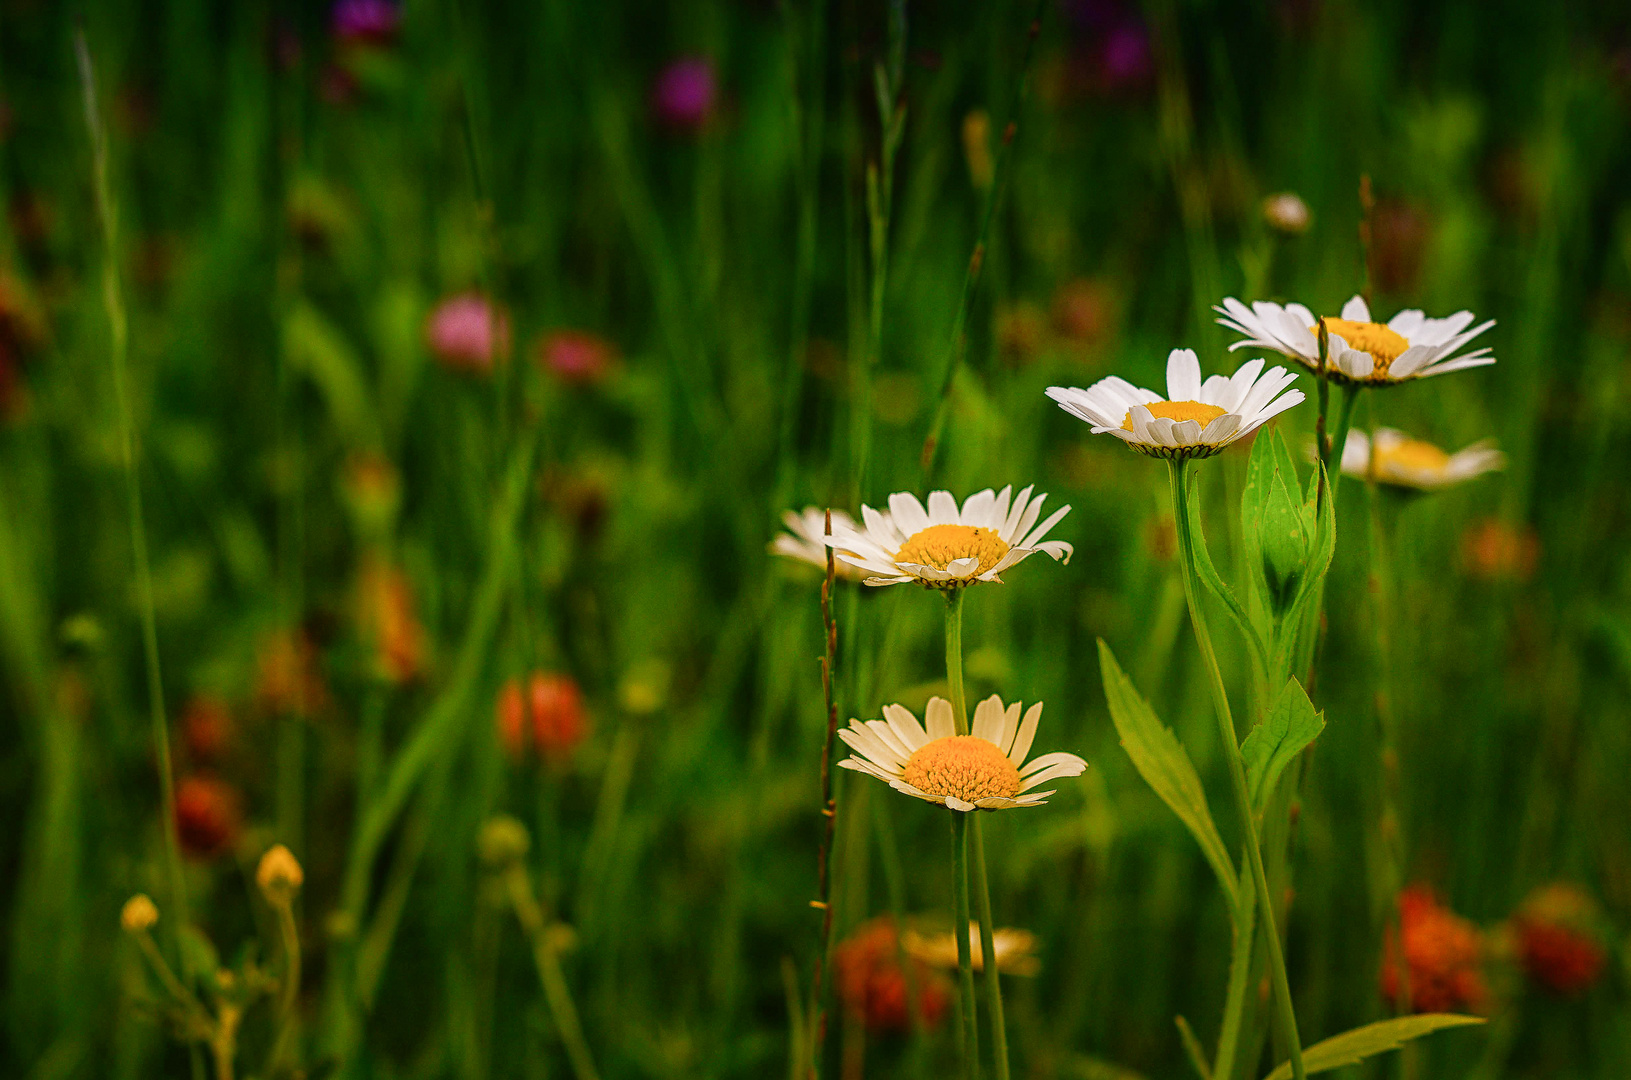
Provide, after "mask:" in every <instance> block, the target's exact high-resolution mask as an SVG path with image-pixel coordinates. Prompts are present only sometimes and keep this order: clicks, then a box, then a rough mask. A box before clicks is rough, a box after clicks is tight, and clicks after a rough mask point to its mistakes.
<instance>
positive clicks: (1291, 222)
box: [1263, 191, 1313, 236]
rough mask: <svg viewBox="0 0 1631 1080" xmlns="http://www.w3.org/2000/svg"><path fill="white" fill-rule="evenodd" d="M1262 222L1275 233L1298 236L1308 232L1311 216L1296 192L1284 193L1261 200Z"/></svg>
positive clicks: (1306, 205)
mask: <svg viewBox="0 0 1631 1080" xmlns="http://www.w3.org/2000/svg"><path fill="white" fill-rule="evenodd" d="M1263 220H1264V221H1265V222H1267V223H1268V226H1269V228H1271V229H1273V230H1274V231H1276V232H1281V233H1285V234H1286V235H1287V236H1300V235H1302V234H1303V233H1305V232H1307V231H1308V226H1309V223H1310V222H1311V221H1313V215H1312V214H1310V213H1309V212H1308V204H1307V203H1305V202H1303V201H1302V198H1301V197H1300V196H1298V195H1297V193H1296V192H1294V191H1285V192H1281V193H1280V194H1278V195H1270V196H1269V197H1268V198H1266V199H1264V200H1263Z"/></svg>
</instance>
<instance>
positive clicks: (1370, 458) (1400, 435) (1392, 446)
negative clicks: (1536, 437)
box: [1342, 428, 1506, 491]
mask: <svg viewBox="0 0 1631 1080" xmlns="http://www.w3.org/2000/svg"><path fill="white" fill-rule="evenodd" d="M1505 466H1506V455H1505V454H1503V453H1501V452H1500V451H1499V450H1497V449H1495V443H1494V441H1493V440H1490V439H1485V440H1484V441H1482V442H1477V443H1473V444H1472V445H1471V446H1469V447H1467V448H1466V449H1464V450H1461V451H1458V452H1457V453H1454V454H1446V453H1445V452H1444V451H1443V450H1440V449H1439V448H1438V447H1436V446H1434V445H1433V444H1432V443H1429V442H1423V441H1421V440H1420V439H1412V438H1411V437H1410V436H1408V435H1406V434H1405V433H1404V432H1402V431H1395V430H1394V429H1393V428H1377V429H1376V431H1375V433H1374V434H1373V435H1371V436H1370V437H1366V435H1365V433H1364V432H1363V431H1350V432H1349V433H1348V442H1347V444H1346V445H1345V446H1344V447H1343V450H1342V471H1343V472H1344V473H1345V474H1347V475H1348V476H1352V477H1354V478H1355V479H1358V480H1367V479H1370V478H1372V477H1374V478H1375V479H1376V482H1377V483H1378V484H1385V485H1387V486H1389V487H1396V488H1407V489H1409V490H1412V491H1437V490H1439V489H1441V488H1447V487H1449V486H1451V485H1452V484H1459V483H1460V482H1461V481H1463V480H1471V479H1472V478H1473V477H1475V476H1481V475H1482V474H1484V473H1487V472H1496V471H1498V470H1500V469H1502V468H1504V467H1505Z"/></svg>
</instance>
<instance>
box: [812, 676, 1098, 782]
mask: <svg viewBox="0 0 1631 1080" xmlns="http://www.w3.org/2000/svg"><path fill="white" fill-rule="evenodd" d="M883 715H884V718H883V719H882V720H868V721H866V723H864V724H863V723H862V722H861V721H859V720H851V721H850V724H849V727H847V728H844V729H843V730H842V731H840V732H839V733H838V736H839V738H841V739H843V740H844V742H845V744H847V745H848V746H849V748H850V749H851V750H853V751H855V753H853V754H851V755H850V756H849V757H848V758H847V759H845V760H843V761H840V762H839V763H838V764H839V765H840V766H842V767H843V768H846V769H854V770H855V771H857V772H864V773H867V774H869V775H871V776H876V777H877V778H878V779H879V780H882V781H883V782H884V783H886V784H888V785H889V786H890V787H892V788H894V789H895V790H896V791H901V792H905V793H906V794H907V795H911V796H913V797H915V798H919V799H923V800H924V801H926V802H932V803H938V804H940V805H942V806H945V807H947V808H948V809H951V810H964V811H967V810H976V809H978V810H1007V809H1010V808H1012V807H1016V806H1037V805H1040V804H1041V803H1042V802H1044V801H1046V799H1047V797H1048V796H1049V795H1052V794H1053V791H1052V790H1051V789H1050V790H1048V791H1035V790H1033V789H1034V788H1037V787H1040V786H1041V785H1043V784H1045V783H1047V782H1048V781H1049V780H1052V779H1054V778H1056V777H1060V776H1080V775H1081V773H1082V770H1084V769H1086V768H1087V762H1085V761H1083V760H1082V759H1081V758H1079V757H1077V756H1076V755H1075V754H1067V753H1063V752H1056V753H1052V754H1043V755H1042V756H1041V757H1038V758H1034V759H1032V760H1031V761H1029V762H1027V761H1026V760H1025V755H1026V754H1028V753H1030V752H1031V741H1032V740H1033V739H1034V738H1036V725H1037V724H1038V723H1039V722H1040V721H1041V719H1042V703H1041V702H1040V701H1039V702H1037V703H1036V704H1035V705H1032V706H1031V707H1030V708H1029V709H1027V710H1026V711H1025V717H1024V719H1023V720H1021V718H1020V715H1019V702H1017V701H1016V702H1014V704H1012V705H1010V706H1008V707H1007V708H1006V709H1005V708H1003V704H1002V699H1001V698H999V697H997V695H995V694H992V695H991V696H990V697H988V698H986V699H985V700H984V701H982V702H980V703H979V705H977V706H975V709H974V726H973V734H971V735H957V734H955V731H956V727H955V725H954V722H953V720H952V714H951V702H949V701H947V700H946V699H945V698H940V697H934V698H930V699H929V707H928V709H927V710H926V711H925V714H924V715H925V718H926V719H927V720H928V730H927V731H925V730H924V728H923V725H921V724H919V723H918V722H917V717H915V716H913V715H912V714H911V712H910V711H909V710H907V709H905V708H903V707H901V706H900V705H885V706H884V710H883Z"/></svg>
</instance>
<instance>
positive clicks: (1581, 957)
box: [1512, 882, 1608, 997]
mask: <svg viewBox="0 0 1631 1080" xmlns="http://www.w3.org/2000/svg"><path fill="white" fill-rule="evenodd" d="M1601 917H1602V916H1601V913H1600V912H1599V910H1598V908H1597V904H1596V902H1595V901H1593V900H1592V898H1591V897H1590V896H1587V895H1586V894H1585V893H1584V892H1583V891H1581V890H1580V888H1578V887H1577V886H1574V885H1569V884H1565V883H1562V882H1558V883H1555V884H1552V885H1547V886H1544V887H1542V888H1540V889H1536V890H1535V891H1534V892H1532V893H1530V894H1529V897H1528V898H1527V899H1526V900H1524V902H1523V905H1522V906H1521V907H1519V908H1518V911H1517V913H1516V914H1514V915H1513V916H1512V930H1513V936H1514V939H1515V941H1514V944H1515V945H1516V946H1517V951H1518V959H1519V961H1520V962H1521V963H1522V964H1523V969H1524V971H1525V972H1526V973H1527V974H1528V976H1529V977H1530V978H1531V979H1533V980H1534V981H1535V982H1537V983H1539V984H1540V985H1542V986H1544V987H1546V988H1547V989H1548V990H1551V991H1553V992H1554V993H1558V994H1562V995H1564V996H1571V997H1572V996H1574V995H1577V994H1580V993H1583V992H1584V991H1586V990H1588V989H1590V988H1591V986H1592V984H1593V983H1595V982H1596V981H1597V979H1598V977H1599V976H1601V975H1602V973H1603V968H1604V967H1605V966H1606V964H1607V963H1608V951H1607V950H1606V949H1604V948H1603V942H1602V938H1601V936H1600V930H1599V927H1598V923H1599V920H1600V919H1601Z"/></svg>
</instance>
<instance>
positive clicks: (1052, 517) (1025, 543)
mask: <svg viewBox="0 0 1631 1080" xmlns="http://www.w3.org/2000/svg"><path fill="white" fill-rule="evenodd" d="M1038 501H1040V500H1038ZM1068 513H1070V505H1069V504H1068V503H1067V504H1066V505H1064V506H1061V507H1060V508H1059V509H1057V510H1055V511H1054V512H1053V513H1051V514H1049V515H1048V519H1047V520H1046V521H1044V522H1043V523H1042V524H1040V525H1038V526H1037V527H1036V528H1034V529H1032V530H1031V532H1030V534H1029V535H1028V536H1026V537H1025V539H1023V540H1021V541H1020V542H1019V546H1020V547H1027V548H1028V547H1035V546H1036V545H1037V543H1038V542H1039V541H1040V540H1041V539H1042V538H1043V537H1044V536H1047V535H1048V530H1049V529H1051V528H1053V527H1054V526H1055V525H1057V524H1059V519H1060V518H1062V517H1064V516H1065V515H1066V514H1068Z"/></svg>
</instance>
